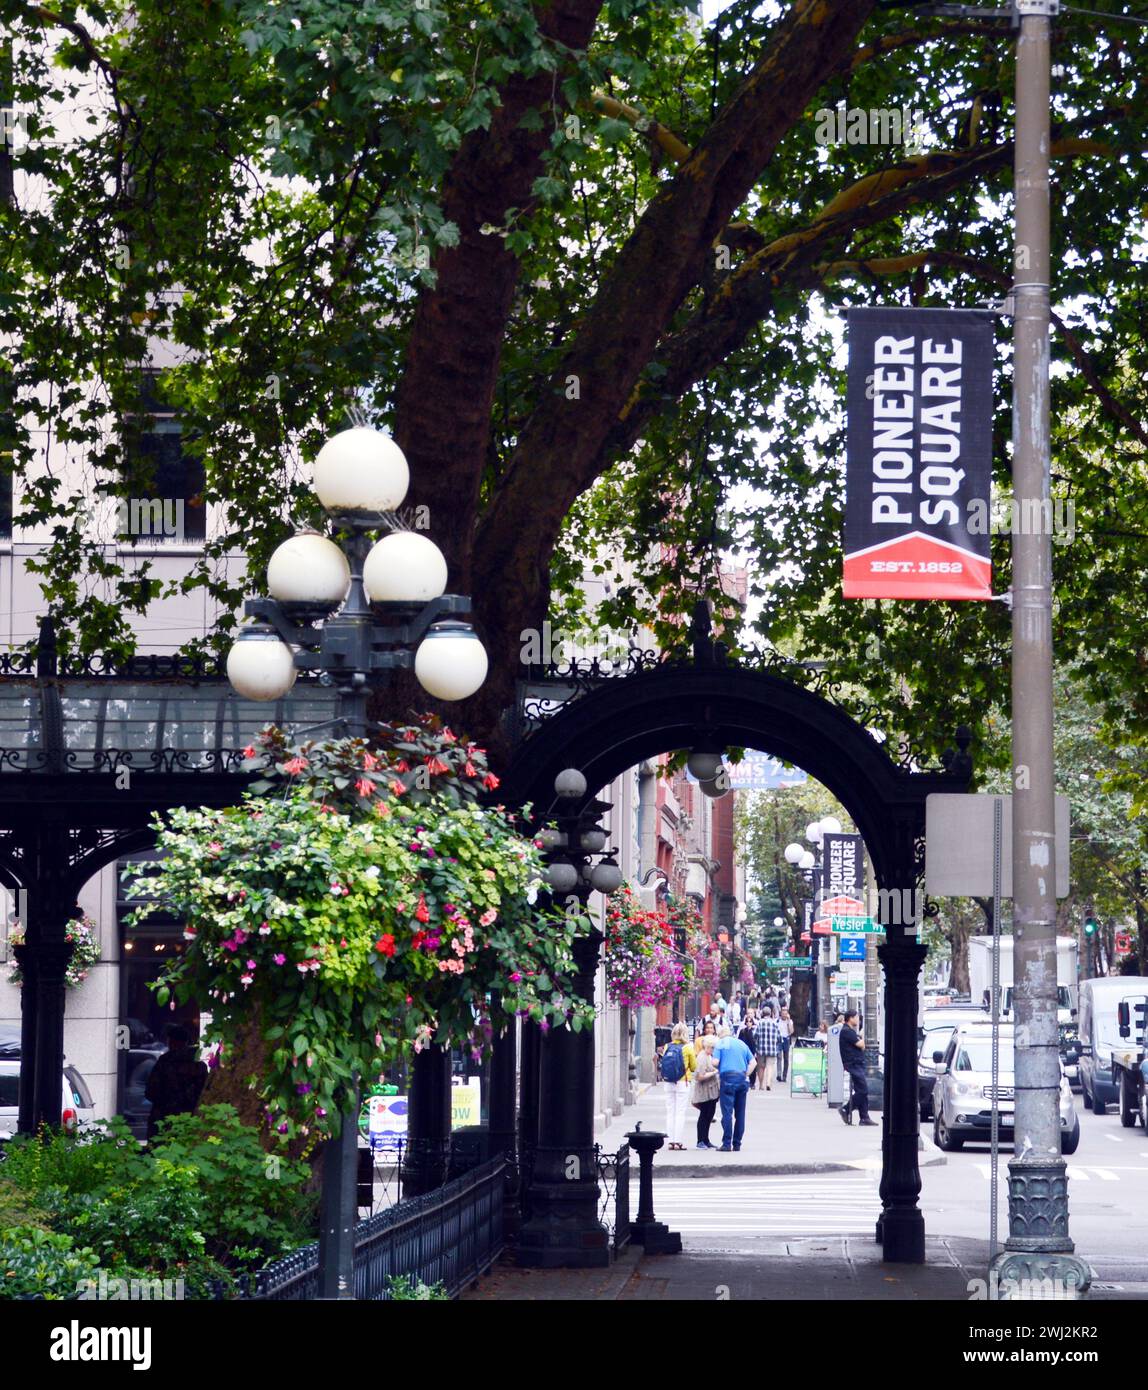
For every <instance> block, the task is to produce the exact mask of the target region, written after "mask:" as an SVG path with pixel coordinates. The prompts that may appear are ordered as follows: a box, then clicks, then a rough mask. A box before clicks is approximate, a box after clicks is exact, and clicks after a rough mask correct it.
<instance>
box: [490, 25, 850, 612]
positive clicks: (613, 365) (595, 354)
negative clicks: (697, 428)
mask: <svg viewBox="0 0 1148 1390" xmlns="http://www.w3.org/2000/svg"><path fill="white" fill-rule="evenodd" d="M873 4H874V0H795V3H794V4H793V5H792V7H791V8H790V9H789V11H788V13H787V14H786V16H785V18H784V19H783V20H782V21H781V22H780V23H779V24H778V26H777V28H776V30H775V32H774V35H773V38H772V41H771V42H770V44H769V47H768V49H767V50H766V52H765V53H764V54H763V55H762V57H761V58H760V59H759V60H758V62H757V64H756V65H755V66H754V68H753V70H752V71H751V73H750V74H749V76H748V77H747V78H746V80H745V81H744V82H743V83H742V85H741V86H740V87H739V88H738V90H737V92H736V93H735V95H734V96H733V97H732V98H731V100H730V101H729V103H728V104H727V105H726V106H725V108H724V109H723V110H722V111H721V112H719V114H718V116H717V118H716V119H715V120H714V122H713V123H712V125H711V126H710V128H709V130H708V131H707V132H706V134H705V136H704V137H703V139H702V140H701V141H700V143H699V144H698V145H697V147H696V148H695V149H694V150H693V152H692V153H691V154H690V156H689V157H688V158H687V159H686V160H684V161H683V163H682V164H681V165H680V166H679V168H678V171H677V174H676V175H675V177H674V178H673V180H672V181H670V182H669V183H668V184H666V185H665V186H664V187H663V188H662V189H660V190H659V192H658V193H657V194H656V196H655V197H654V198H653V199H652V200H651V202H650V203H649V204H648V206H647V207H646V209H645V210H644V212H643V213H642V216H641V218H640V219H639V221H638V225H637V227H636V228H635V230H634V232H633V233H632V234H631V236H630V238H629V240H628V241H627V242H626V244H625V245H624V246H623V247H622V249H621V250H620V252H619V254H618V255H617V257H616V258H615V260H614V262H613V264H612V266H611V267H610V269H609V272H608V273H607V275H606V276H605V277H604V279H603V282H602V286H601V288H600V290H599V292H598V294H597V295H596V297H595V300H594V303H593V305H592V307H591V308H590V310H589V312H588V314H587V315H586V317H585V319H584V321H583V324H582V327H581V331H580V332H579V334H578V336H577V338H576V339H575V341H574V342H573V343H572V344H571V347H570V350H569V351H568V352H567V354H566V356H565V358H564V360H563V361H562V363H561V364H560V366H559V368H558V371H557V373H556V374H555V378H554V379H553V381H552V383H551V388H550V390H549V391H547V392H544V394H543V395H542V397H541V399H540V402H539V405H538V406H537V407H536V408H535V410H534V412H533V414H532V415H531V418H530V419H529V420H528V422H527V424H526V426H525V428H524V430H523V432H522V434H521V436H520V438H519V441H518V447H517V449H516V450H515V453H514V455H513V456H512V458H511V461H510V465H509V467H508V469H507V473H506V475H505V477H504V479H503V481H502V483H501V485H500V487H499V489H498V490H497V492H496V493H495V495H494V496H493V498H492V500H491V504H490V506H489V507H488V509H487V511H486V514H485V515H484V517H483V518H482V521H481V522H480V525H479V530H478V534H477V537H476V543H475V553H476V566H477V567H480V568H481V571H482V573H484V574H487V575H492V576H497V577H498V578H497V580H496V583H495V592H493V593H492V594H491V595H490V600H491V602H492V603H493V604H498V605H500V606H503V607H504V608H505V609H506V610H507V611H508V612H510V613H520V612H522V611H523V608H524V606H525V607H527V608H529V609H533V610H534V611H535V612H537V611H538V610H540V609H541V608H542V607H543V606H544V605H545V602H546V598H547V590H548V579H547V566H548V559H547V557H548V556H549V553H550V548H551V547H552V545H553V542H554V540H555V539H556V537H557V535H558V532H559V530H560V528H561V525H562V520H563V518H564V517H565V515H566V513H567V511H568V510H569V508H570V505H571V504H572V502H573V501H574V499H575V498H576V497H577V496H578V495H579V493H580V492H582V491H584V490H585V488H586V487H588V486H589V485H590V484H591V483H592V482H593V480H594V478H595V477H596V476H597V475H598V472H599V461H600V459H601V456H602V449H603V445H604V444H605V441H606V439H607V437H608V436H609V433H610V430H611V429H612V427H613V425H614V423H615V421H616V420H617V418H618V414H619V412H620V411H621V410H622V408H623V406H624V405H625V403H626V400H627V399H628V398H629V396H630V394H631V392H632V391H633V389H634V386H635V384H636V382H637V381H638V379H639V377H640V374H641V373H642V372H643V370H644V369H645V367H646V364H647V363H648V362H649V361H650V360H651V358H652V357H653V355H654V353H655V351H656V349H657V345H658V342H659V339H660V338H661V337H662V335H663V334H664V333H665V331H666V329H667V327H668V325H669V323H670V322H671V319H672V317H673V315H674V313H675V312H676V311H677V309H678V307H679V306H680V304H681V302H682V300H683V299H684V298H685V296H686V294H687V293H688V292H689V290H690V289H691V288H692V287H693V286H694V285H695V284H696V283H697V282H698V281H699V279H700V278H701V276H702V274H703V272H704V269H705V267H706V265H707V263H708V262H710V261H711V260H712V257H713V243H714V241H715V240H716V239H717V237H718V235H719V233H720V232H721V231H722V229H723V228H724V227H725V226H726V224H727V223H728V222H729V220H730V218H731V216H732V215H733V213H734V211H735V210H736V209H737V208H738V207H739V206H740V205H741V204H742V203H743V202H744V201H745V198H746V197H747V196H748V195H749V193H750V191H751V190H752V189H753V187H754V185H755V184H756V182H757V180H758V178H759V177H760V175H761V171H762V170H763V169H764V168H765V167H766V165H767V164H768V163H769V161H770V159H771V158H772V156H773V153H774V151H775V150H776V148H777V146H778V144H779V143H780V141H781V140H782V138H783V137H784V136H785V135H786V134H787V133H788V131H789V130H790V129H791V128H792V127H793V125H794V124H795V122H796V121H798V120H799V119H800V118H801V116H802V114H803V113H804V111H805V109H806V107H807V106H808V104H809V102H810V101H811V100H812V98H813V97H814V96H815V95H816V93H817V91H818V90H819V88H820V87H821V86H822V84H823V83H824V81H825V79H826V76H827V75H828V74H829V73H831V72H833V71H834V70H835V69H836V67H837V66H838V65H839V64H840V63H841V62H843V61H845V59H846V58H847V56H848V55H849V54H850V53H851V51H852V48H853V44H854V42H855V40H856V37H857V34H858V33H859V32H860V30H861V28H862V26H863V25H864V24H865V22H866V20H867V19H868V17H869V14H870V12H871V11H872V9H873ZM526 535H528V536H529V537H530V539H531V542H532V547H534V548H535V550H534V553H532V554H529V555H526V554H523V553H522V551H523V545H522V537H523V536H526ZM508 561H510V562H509V563H508Z"/></svg>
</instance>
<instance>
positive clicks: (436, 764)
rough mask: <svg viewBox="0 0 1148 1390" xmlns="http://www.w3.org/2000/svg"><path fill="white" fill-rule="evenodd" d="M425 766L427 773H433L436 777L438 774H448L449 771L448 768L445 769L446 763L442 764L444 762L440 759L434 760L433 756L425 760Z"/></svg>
mask: <svg viewBox="0 0 1148 1390" xmlns="http://www.w3.org/2000/svg"><path fill="white" fill-rule="evenodd" d="M426 764H427V771H428V772H430V773H433V774H435V775H437V774H438V773H441V772H449V771H450V768H449V767H447V765H446V763H444V762H443V761H442V759H441V758H436V757H434V755H433V754H432V755H431V757H429V758H428V759H427V760H426Z"/></svg>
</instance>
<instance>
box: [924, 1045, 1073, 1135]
mask: <svg viewBox="0 0 1148 1390" xmlns="http://www.w3.org/2000/svg"><path fill="white" fill-rule="evenodd" d="M992 1045H993V1040H992V1027H991V1025H989V1024H984V1023H966V1024H964V1025H962V1026H961V1027H958V1028H957V1029H955V1030H954V1032H953V1035H952V1037H951V1038H950V1039H949V1043H948V1046H947V1047H946V1048H945V1051H944V1053H943V1054H942V1055H941V1056H940V1059H939V1060H938V1057H937V1054H936V1053H934V1054H933V1058H934V1062H935V1063H936V1066H937V1079H936V1081H935V1082H934V1084H933V1138H934V1140H935V1141H936V1145H937V1147H938V1148H939V1149H943V1150H944V1151H945V1152H946V1153H952V1152H953V1151H954V1150H956V1149H959V1148H961V1147H962V1146H963V1145H964V1143H965V1141H966V1140H977V1141H979V1142H981V1143H987V1142H988V1140H989V1135H990V1133H991V1125H992ZM997 1085H998V1088H999V1096H998V1099H999V1106H998V1109H999V1112H1000V1135H1001V1138H1002V1139H1008V1140H1011V1139H1012V1135H1013V1113H1014V1112H1013V1087H1014V1082H1013V1027H1012V1024H1011V1023H1002V1024H1001V1026H1000V1060H999V1067H998V1072H997ZM1079 1143H1080V1117H1079V1116H1078V1115H1077V1113H1076V1108H1075V1106H1074V1105H1073V1101H1072V1091H1071V1089H1070V1087H1069V1084H1068V1079H1067V1078H1066V1077H1065V1075H1064V1071H1063V1068H1062V1069H1061V1074H1060V1151H1061V1153H1064V1154H1073V1153H1075V1152H1076V1147H1077V1145H1078V1144H1079Z"/></svg>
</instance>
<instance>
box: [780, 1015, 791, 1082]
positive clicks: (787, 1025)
mask: <svg viewBox="0 0 1148 1390" xmlns="http://www.w3.org/2000/svg"><path fill="white" fill-rule="evenodd" d="M777 1031H778V1032H779V1033H780V1034H781V1046H780V1047H779V1049H778V1053H777V1079H778V1081H780V1082H782V1083H783V1084H784V1083H785V1082H786V1081H788V1080H789V1049H790V1048H791V1047H792V1046H793V1019H791V1018H790V1016H789V1010H788V1009H782V1011H781V1017H780V1018H779V1019H778V1020H777Z"/></svg>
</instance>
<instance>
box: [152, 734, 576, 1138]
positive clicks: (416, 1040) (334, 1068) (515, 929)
mask: <svg viewBox="0 0 1148 1390" xmlns="http://www.w3.org/2000/svg"><path fill="white" fill-rule="evenodd" d="M334 762H335V763H337V759H335V760H334ZM332 765H333V764H332V760H331V759H328V760H327V761H326V762H325V763H324V764H323V766H324V767H325V768H326V769H327V770H328V771H329V770H330V768H331V766H332ZM336 780H337V779H336ZM363 800H364V801H365V800H366V799H365V798H364V799H363ZM360 804H363V802H360ZM371 806H372V807H373V810H372V811H370V812H369V813H366V814H362V815H359V816H358V817H356V818H352V817H351V816H349V815H346V814H343V813H341V812H338V811H335V810H333V809H332V808H331V807H330V806H329V805H328V804H327V803H326V802H323V801H316V800H315V799H314V798H313V797H312V795H310V794H309V791H308V789H306V788H289V789H288V790H287V792H286V794H285V795H284V797H283V798H282V799H278V800H272V799H270V798H266V797H258V796H254V795H249V796H248V797H247V798H246V799H245V800H244V802H243V803H242V804H241V805H239V806H232V807H228V808H226V809H224V810H198V811H193V810H177V811H173V812H171V813H170V814H169V815H168V817H167V819H166V821H164V820H162V819H159V818H157V820H156V828H157V832H158V843H159V846H160V848H161V849H162V850H163V851H164V852H165V854H164V858H163V859H162V860H161V861H159V862H158V864H156V865H153V866H149V868H147V869H145V870H144V871H142V872H141V871H140V870H138V869H135V868H133V869H130V870H128V871H127V876H128V877H129V879H130V880H131V883H130V886H129V888H128V893H129V895H130V896H136V897H143V898H146V899H147V900H148V901H147V902H146V903H145V905H144V906H142V907H141V908H139V909H137V910H136V912H135V913H134V914H133V920H142V919H143V918H145V917H146V916H147V915H148V914H149V913H150V912H153V911H155V910H156V903H157V901H159V900H162V901H163V902H164V903H165V905H166V908H167V910H170V911H175V912H176V913H178V914H179V916H180V918H181V920H183V921H184V922H185V924H186V925H185V929H184V936H185V938H186V939H187V941H188V946H187V948H186V950H185V951H184V952H183V954H182V955H181V956H180V957H179V958H178V959H177V960H174V961H172V962H171V964H170V965H169V967H168V968H167V970H166V971H165V972H164V975H163V976H162V979H161V983H160V985H159V988H160V989H161V990H163V991H165V992H166V991H169V990H170V991H172V992H174V994H175V995H176V997H177V998H178V999H180V1000H181V1001H186V1000H190V999H198V1000H200V1001H203V1002H206V1001H210V1008H211V1016H212V1022H211V1028H210V1033H209V1035H208V1040H209V1041H218V1042H220V1043H222V1044H223V1045H224V1047H225V1048H226V1047H228V1046H229V1045H231V1044H232V1043H233V1042H234V1041H235V1039H236V1038H237V1037H238V1036H239V1035H240V1034H241V1033H242V1031H243V1030H244V1029H246V1028H247V1027H249V1026H250V1024H251V1021H252V1018H253V1017H254V1018H256V1019H258V1026H259V1028H260V1030H261V1032H262V1035H263V1037H264V1039H265V1041H266V1043H267V1044H268V1051H267V1068H268V1069H267V1073H266V1075H265V1076H263V1077H262V1078H260V1086H261V1092H262V1095H263V1096H264V1098H265V1101H266V1113H267V1116H268V1120H269V1122H270V1123H272V1124H273V1125H274V1127H275V1129H276V1130H277V1131H278V1133H280V1134H282V1135H287V1136H290V1137H294V1136H295V1135H297V1134H302V1135H309V1134H310V1135H314V1136H315V1137H324V1136H326V1135H329V1134H332V1133H338V1127H339V1124H340V1120H341V1112H342V1109H343V1108H344V1106H343V1098H344V1096H345V1094H346V1093H347V1091H348V1089H349V1088H350V1087H351V1086H352V1085H353V1081H354V1078H355V1077H362V1078H371V1077H374V1076H377V1075H378V1073H379V1072H380V1071H381V1070H383V1069H384V1068H385V1067H387V1066H388V1065H391V1064H393V1063H394V1061H395V1060H396V1059H397V1058H398V1057H399V1056H401V1055H402V1054H404V1053H405V1052H407V1051H408V1050H409V1049H410V1048H411V1047H412V1046H413V1047H414V1048H415V1049H416V1050H417V1049H419V1048H421V1047H423V1046H425V1045H426V1044H427V1043H428V1042H430V1041H431V1039H432V1037H433V1039H434V1040H435V1041H436V1042H441V1043H443V1044H446V1045H455V1046H463V1045H469V1046H472V1047H475V1048H478V1049H483V1048H485V1047H486V1046H487V1044H488V1043H489V1041H490V1039H491V1038H492V1036H493V1035H494V1033H495V1032H501V1031H502V1029H503V1028H504V1027H506V1026H507V1025H508V1024H509V1022H510V1020H512V1019H513V1017H514V1016H515V1014H518V1013H522V1014H524V1015H526V1016H528V1017H531V1018H533V1019H535V1020H536V1021H537V1022H539V1023H540V1024H542V1025H543V1026H544V1027H549V1026H551V1025H552V1024H557V1025H559V1026H563V1025H565V1024H566V1023H567V1022H568V1021H569V1020H572V1019H574V1018H577V1017H579V1016H582V1015H587V1016H588V1015H589V1012H590V1009H591V1006H590V1005H588V1004H586V1003H585V1002H584V1001H582V1000H580V999H578V998H577V997H576V996H575V995H574V994H573V993H572V991H571V988H570V984H569V981H570V980H571V978H572V976H573V957H572V954H571V943H572V941H573V939H574V934H575V932H576V931H577V930H578V929H580V927H581V920H580V919H577V918H567V917H566V916H565V915H563V914H562V913H560V912H558V911H556V910H548V911H542V910H540V909H539V908H538V907H535V906H534V905H533V901H532V900H533V899H534V898H535V896H536V893H537V888H538V885H539V884H540V883H541V881H542V861H541V858H540V855H539V851H538V848H537V846H536V845H535V844H534V843H532V842H531V841H528V840H525V839H523V838H522V837H521V836H520V835H519V834H518V833H517V832H516V830H515V827H514V825H513V822H512V821H511V819H510V818H509V817H508V816H507V815H506V814H505V813H504V812H502V811H500V810H496V809H483V808H480V807H478V806H476V805H474V804H473V803H470V802H465V803H463V802H461V801H460V804H457V805H455V804H451V802H450V801H449V800H447V799H446V798H440V799H434V800H431V801H428V802H427V803H426V804H425V805H411V804H408V802H407V801H406V800H405V799H401V798H395V799H393V800H391V801H382V800H378V799H373V800H372V801H371ZM164 997H166V995H165V996H164Z"/></svg>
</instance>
